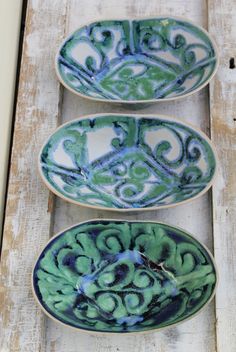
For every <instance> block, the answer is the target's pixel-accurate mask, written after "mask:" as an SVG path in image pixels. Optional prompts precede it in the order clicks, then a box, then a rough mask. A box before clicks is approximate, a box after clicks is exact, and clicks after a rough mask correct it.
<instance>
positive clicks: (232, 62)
mask: <svg viewBox="0 0 236 352" xmlns="http://www.w3.org/2000/svg"><path fill="white" fill-rule="evenodd" d="M229 68H230V69H231V70H233V69H234V68H235V62H234V57H231V58H230V59H229Z"/></svg>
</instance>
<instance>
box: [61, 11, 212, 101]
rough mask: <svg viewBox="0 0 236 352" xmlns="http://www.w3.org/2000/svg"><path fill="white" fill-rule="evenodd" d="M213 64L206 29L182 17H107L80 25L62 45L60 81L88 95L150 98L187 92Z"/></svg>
mask: <svg viewBox="0 0 236 352" xmlns="http://www.w3.org/2000/svg"><path fill="white" fill-rule="evenodd" d="M216 68H217V52H216V48H215V45H214V43H213V42H212V39H210V37H209V35H208V33H207V32H206V31H205V30H204V29H202V28H199V27H198V26H196V25H194V24H192V23H190V22H189V21H187V20H185V19H180V18H175V17H171V18H170V17H157V18H151V19H150V18H149V19H137V20H135V19H130V20H109V21H108V20H107V21H100V22H94V23H90V24H88V25H86V26H84V27H81V28H79V29H78V30H77V31H76V32H74V33H73V34H72V35H70V36H69V37H68V38H67V39H66V40H65V42H64V43H63V44H62V46H61V48H60V50H59V52H58V54H57V56H56V70H57V74H58V77H59V79H60V80H61V82H62V84H64V85H65V86H66V87H67V88H69V89H70V90H71V91H73V92H74V93H77V94H79V95H82V96H84V97H87V98H91V99H96V100H103V101H110V102H112V101H118V102H126V103H127V102H131V103H132V102H133V103H134V102H154V101H157V100H163V99H164V100H168V99H176V98H179V97H183V96H186V95H188V94H190V93H193V92H194V91H197V90H199V89H201V88H202V87H203V86H204V85H206V84H207V83H208V82H209V80H210V79H211V78H212V76H213V75H214V73H215V71H216Z"/></svg>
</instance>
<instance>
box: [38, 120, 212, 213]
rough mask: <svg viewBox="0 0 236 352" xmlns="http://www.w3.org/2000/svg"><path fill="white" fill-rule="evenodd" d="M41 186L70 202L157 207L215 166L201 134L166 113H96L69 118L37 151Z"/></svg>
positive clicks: (199, 184)
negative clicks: (139, 114) (74, 118)
mask: <svg viewBox="0 0 236 352" xmlns="http://www.w3.org/2000/svg"><path fill="white" fill-rule="evenodd" d="M39 166H40V171H41V174H42V177H43V179H44V181H45V182H46V184H47V186H49V187H50V188H51V189H52V191H54V192H55V193H56V194H58V195H59V196H62V197H64V198H66V199H67V200H71V201H73V202H76V203H80V204H82V205H83V204H84V205H89V206H98V207H106V208H110V209H132V208H135V209H140V208H155V207H162V206H167V205H172V204H177V203H179V202H182V201H185V200H188V199H190V198H192V197H194V196H197V195H198V194H199V193H200V192H202V191H203V190H204V189H206V188H207V187H208V185H209V183H210V182H211V180H212V178H213V176H214V173H215V168H216V161H215V157H214V153H213V151H212V149H211V146H210V145H209V143H208V141H207V140H206V139H205V138H204V137H203V135H202V134H199V133H198V132H196V131H194V130H193V129H192V128H190V127H188V126H186V125H185V124H182V123H179V122H177V121H176V120H172V119H170V118H165V117H160V118H154V117H145V116H144V117H142V116H137V115H115V114H114V115H112V114H111V115H97V116H96V117H94V118H93V117H91V118H84V119H79V120H75V121H72V122H70V123H69V124H66V125H64V126H62V127H61V128H59V129H58V130H57V131H56V132H55V133H54V134H53V135H52V136H51V137H50V139H49V140H48V142H47V143H46V144H45V146H44V147H43V149H42V152H41V155H40V165H39Z"/></svg>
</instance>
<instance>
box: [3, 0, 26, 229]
mask: <svg viewBox="0 0 236 352" xmlns="http://www.w3.org/2000/svg"><path fill="white" fill-rule="evenodd" d="M21 10H22V0H18V1H14V0H8V1H0V47H1V55H0V125H1V129H0V140H1V148H0V165H1V168H0V229H1V228H2V216H3V212H4V205H5V190H6V176H7V171H8V159H9V144H10V136H11V127H12V114H13V103H14V93H15V82H16V68H17V59H18V46H19V36H20V24H21Z"/></svg>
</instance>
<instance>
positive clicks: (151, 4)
mask: <svg viewBox="0 0 236 352" xmlns="http://www.w3.org/2000/svg"><path fill="white" fill-rule="evenodd" d="M168 13H169V14H173V15H179V16H186V17H188V18H189V19H192V20H193V21H195V22H196V23H198V24H200V25H203V26H204V27H205V28H206V27H207V7H206V2H205V1H204V0H191V1H188V2H185V1H182V0H179V1H178V0H176V1H168V2H167V1H165V0H160V1H156V0H149V1H144V0H132V1H126V0H119V1H116V0H90V1H89V2H88V1H86V0H80V1H79V2H78V1H76V0H72V1H70V7H69V9H68V16H67V34H68V33H70V32H71V31H73V30H75V29H76V28H78V27H79V26H80V25H81V24H83V23H85V22H87V21H92V20H94V19H97V18H105V17H107V18H109V17H113V18H114V16H117V17H119V16H134V15H138V16H142V15H144V16H155V15H160V14H168ZM125 111H126V112H131V111H130V110H129V111H127V110H124V109H122V108H119V107H116V106H113V105H112V106H111V105H109V104H105V103H97V102H92V101H89V102H88V101H87V100H86V99H83V98H79V97H77V96H75V95H73V94H72V93H70V92H67V91H64V96H63V107H62V120H63V122H65V121H69V120H71V119H74V118H76V117H79V116H82V115H84V114H90V113H98V112H125ZM142 112H143V113H157V112H159V113H162V114H169V115H173V116H176V117H178V118H180V119H181V120H183V121H187V122H191V123H193V124H194V125H196V126H198V127H200V128H201V129H202V130H204V131H205V132H206V133H208V132H209V112H208V90H207V89H204V90H202V91H201V92H199V93H197V94H195V95H193V96H191V97H189V98H187V99H184V100H181V101H178V102H171V103H169V104H165V103H160V104H156V105H152V106H150V107H148V108H146V109H143V110H142ZM98 217H100V218H104V217H107V218H121V217H122V218H125V219H150V220H160V221H165V222H168V223H171V224H173V225H178V226H181V227H183V228H185V229H186V230H188V231H190V232H191V233H193V234H195V235H196V236H197V237H198V239H200V240H201V241H202V242H203V243H205V244H206V245H207V246H208V247H209V248H210V249H211V248H212V226H211V208H210V196H209V194H206V195H204V196H203V197H201V198H200V199H197V200H196V201H194V202H192V203H189V204H187V205H181V206H178V207H176V208H172V209H169V210H168V209H166V210H162V211H156V212H145V213H143V214H139V215H134V214H132V215H128V214H122V215H121V214H119V213H114V212H108V211H97V210H89V209H87V208H83V207H79V206H76V205H72V204H69V203H66V202H64V201H62V200H60V199H57V201H56V211H55V222H54V230H53V232H54V233H56V232H58V231H60V230H62V229H63V228H65V227H66V226H69V225H71V224H73V223H77V222H80V221H84V220H88V219H91V218H98ZM214 323H215V317H214V305H213V303H212V304H211V305H210V306H209V307H208V308H207V309H206V310H205V311H203V312H202V313H201V314H200V315H199V316H197V317H195V318H194V319H192V320H190V321H188V322H186V323H184V324H182V325H179V326H177V327H174V328H170V329H168V330H166V331H163V332H159V333H155V334H147V335H136V336H132V335H131V336H121V335H119V336H102V337H95V336H91V335H89V334H86V333H81V332H75V331H73V330H71V329H69V328H66V327H62V326H60V325H58V324H56V323H55V322H54V321H51V320H50V319H48V321H47V326H48V329H47V346H46V347H47V348H46V350H47V351H48V352H49V351H50V352H64V351H67V352H77V351H79V352H87V351H93V352H101V351H107V350H108V351H110V352H117V351H124V352H130V351H137V352H147V351H148V352H154V351H155V352H156V351H158V352H169V351H177V352H180V351H181V352H196V351H198V352H213V351H215V326H214Z"/></svg>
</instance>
